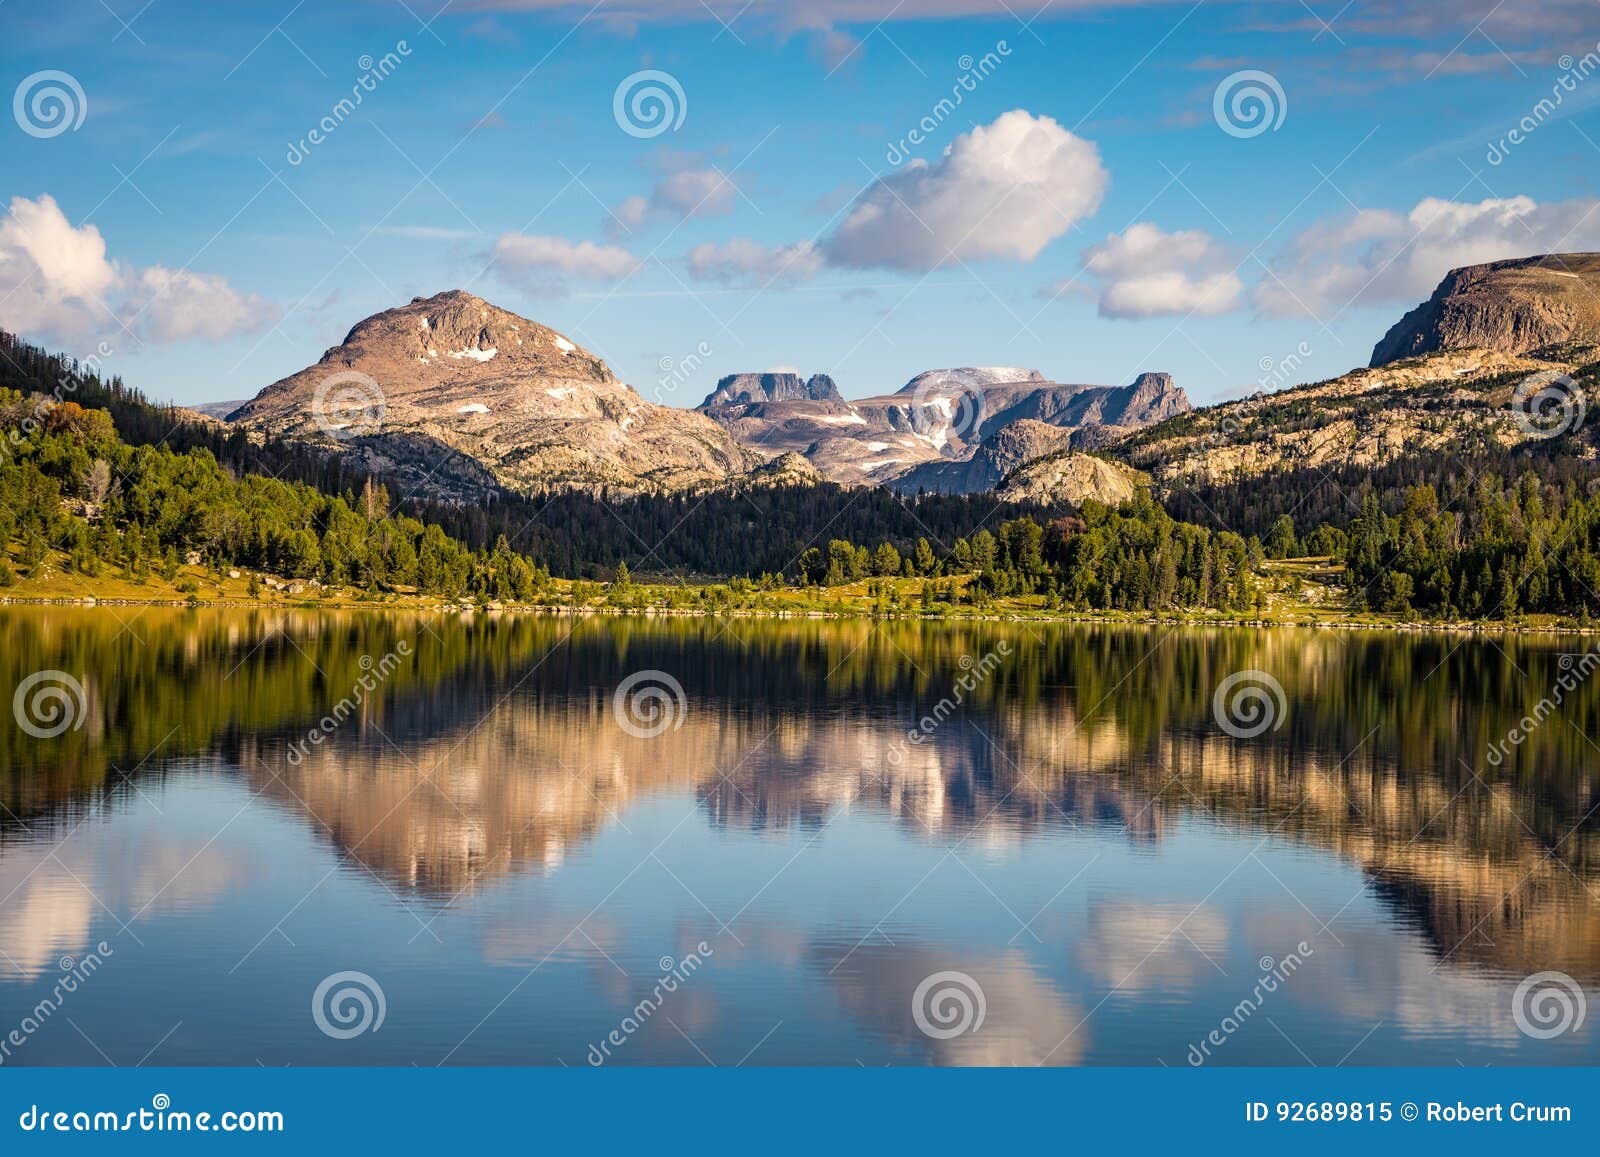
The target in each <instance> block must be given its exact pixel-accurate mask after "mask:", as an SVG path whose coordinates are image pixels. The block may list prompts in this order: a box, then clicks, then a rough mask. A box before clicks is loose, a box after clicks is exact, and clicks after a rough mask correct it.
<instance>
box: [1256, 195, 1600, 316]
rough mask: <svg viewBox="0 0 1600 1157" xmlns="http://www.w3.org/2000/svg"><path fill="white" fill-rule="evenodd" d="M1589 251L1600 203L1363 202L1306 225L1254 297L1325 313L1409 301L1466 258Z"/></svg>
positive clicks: (1279, 309) (1471, 261) (1261, 305)
mask: <svg viewBox="0 0 1600 1157" xmlns="http://www.w3.org/2000/svg"><path fill="white" fill-rule="evenodd" d="M1594 248H1600V201H1595V200H1592V199H1577V200H1571V201H1556V202H1550V203H1548V204H1540V203H1539V202H1537V201H1535V200H1534V199H1533V198H1531V197H1510V198H1505V199H1490V200H1487V201H1479V202H1476V203H1473V202H1462V201H1446V200H1441V199H1438V198H1434V197H1429V198H1426V199H1424V200H1422V201H1419V202H1418V203H1417V205H1416V207H1415V208H1413V209H1412V210H1411V211H1410V212H1409V213H1404V214H1402V213H1398V212H1394V211H1392V210H1389V209H1364V210H1362V211H1360V212H1358V213H1355V214H1351V215H1347V216H1344V217H1341V218H1335V219H1332V220H1328V221H1321V222H1318V223H1317V224H1315V225H1313V226H1311V227H1310V228H1309V229H1307V230H1305V231H1304V232H1303V233H1301V234H1300V235H1299V236H1298V237H1296V238H1295V239H1294V240H1293V241H1292V242H1291V243H1290V245H1289V248H1288V251H1287V252H1286V253H1285V254H1284V256H1283V257H1282V259H1281V260H1279V261H1278V262H1276V263H1275V264H1274V265H1273V267H1272V269H1271V271H1270V273H1269V274H1268V275H1267V276H1266V277H1265V278H1264V279H1263V280H1262V281H1261V282H1260V284H1259V285H1258V286H1257V287H1256V290H1255V293H1254V301H1255V304H1256V307H1257V308H1258V309H1260V310H1261V311H1262V312H1264V313H1269V314H1275V315H1292V314H1302V313H1310V314H1312V315H1314V316H1318V317H1322V318H1327V317H1328V316H1329V315H1332V314H1336V313H1338V312H1340V311H1342V310H1344V309H1346V308H1348V307H1350V306H1355V305H1363V304H1372V303H1388V302H1406V303H1412V304H1414V303H1416V302H1418V301H1421V300H1423V299H1424V298H1426V297H1428V296H1429V295H1431V294H1432V293H1433V291H1434V289H1435V288H1436V287H1437V285H1438V284H1439V281H1440V280H1441V279H1442V278H1443V277H1444V275H1445V274H1446V273H1448V272H1449V271H1450V270H1452V269H1455V268H1457V267H1459V266H1462V265H1478V264H1481V263H1483V262H1486V261H1499V260H1503V259H1506V258H1511V257H1527V256H1530V255H1533V254H1539V253H1555V252H1563V251H1572V250H1576V249H1594Z"/></svg>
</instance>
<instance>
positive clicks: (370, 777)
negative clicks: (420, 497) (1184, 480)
mask: <svg viewBox="0 0 1600 1157" xmlns="http://www.w3.org/2000/svg"><path fill="white" fill-rule="evenodd" d="M0 637H3V638H4V639H5V643H4V647H3V650H0V691H3V692H4V697H5V699H6V704H7V706H8V707H10V708H11V710H10V711H9V713H8V714H7V715H6V716H5V717H4V719H3V722H0V745H3V749H0V805H3V809H0V1061H3V1063H5V1064H13V1065H67V1064H88V1065H101V1064H107V1063H115V1064H117V1065H124V1066H130V1065H136V1064H139V1063H141V1062H143V1063H146V1064H152V1065H157V1064H161V1065H170V1064H217V1063H222V1064H238V1065H254V1064H257V1063H259V1064H263V1065H284V1064H294V1065H306V1064H319V1065H320V1064H357V1065H361V1064H384V1065H413V1064H415V1065H437V1064H471V1065H477V1064H567V1065H575V1066H581V1065H585V1064H591V1063H595V1062H596V1061H597V1060H603V1061H605V1062H606V1063H610V1064H629V1065H633V1064H657V1065H659V1064H687V1065H700V1064H706V1063H715V1064H718V1065H737V1064H740V1063H744V1064H762V1065H781V1064H791V1065H793V1064H799V1065H813V1064H829V1065H856V1064H860V1065H974V1064H1050V1065H1107V1064H1117V1065H1156V1064H1167V1065H1173V1066H1183V1065H1187V1064H1192V1063H1196V1061H1197V1060H1199V1061H1205V1063H1212V1064H1229V1065H1239V1064H1248V1065H1305V1064H1317V1065H1335V1064H1339V1063H1348V1064H1364V1065H1388V1064H1441V1065H1450V1064H1455V1063H1457V1062H1459V1063H1461V1064H1464V1065H1482V1064H1494V1065H1509V1064H1595V1063H1600V1027H1597V1023H1600V1005H1597V1003H1596V1002H1597V1000H1600V818H1597V809H1600V747H1597V746H1596V742H1597V741H1600V670H1596V671H1595V672H1594V673H1593V675H1594V677H1593V678H1592V679H1589V678H1587V676H1588V674H1589V671H1588V668H1589V660H1587V659H1586V658H1585V656H1584V654H1583V652H1581V651H1580V650H1579V648H1580V647H1581V646H1583V645H1584V644H1583V643H1581V642H1579V641H1577V640H1567V641H1565V642H1563V641H1558V640H1514V639H1499V640H1494V641H1490V640H1476V641H1474V640H1466V639H1462V638H1458V637H1447V636H1420V635H1412V636H1400V635H1392V634H1377V633H1352V632H1336V631H1327V632H1313V631H1303V630H1302V631H1289V630H1283V631H1276V630H1264V631H1255V632H1247V631H1206V630H1177V629H1166V628H1151V629H1143V630H1131V629H1117V628H1110V627H1098V626H1042V625H1041V626H1020V625H1015V624H1012V625H1005V624H973V625H962V624H906V623H880V624H876V625H875V624H872V623H866V622H861V623H854V622H851V623H835V622H829V623H821V622H801V623H778V622H763V621H753V620H730V621H708V620H674V621H660V620H648V619H635V620H615V619H605V620H581V621H576V620H572V619H559V618H533V617H524V616H493V617H491V616H476V617H474V616H464V617H460V618H442V617H412V616H406V615H388V614H381V613H376V612H374V613H367V614H336V613H315V612H304V613H287V612H285V613H280V612H265V611H248V612H246V611H199V612H178V611H165V610H154V609H146V610H140V609H138V608H122V607H102V608H95V609H83V610H79V609H65V608H17V609H11V610H7V611H0ZM1241 672H1256V673H1257V674H1253V675H1250V676H1249V677H1248V678H1245V679H1240V680H1234V681H1232V682H1231V683H1228V685H1227V686H1226V687H1225V688H1224V695H1223V700H1222V704H1221V708H1220V710H1219V707H1218V704H1217V702H1216V701H1215V700H1216V692H1217V689H1218V687H1219V685H1222V684H1224V683H1225V681H1227V680H1228V679H1229V677H1230V676H1232V675H1235V674H1236V673H1241ZM41 673H43V674H41ZM1263 676H1268V677H1270V678H1266V679H1264V678H1263ZM1564 677H1565V680H1566V682H1567V683H1568V684H1571V685H1572V686H1571V687H1570V689H1569V688H1565V687H1563V685H1562V681H1563V678H1564ZM363 684H366V685H368V686H369V687H370V689H368V687H364V686H363ZM1274 684H1275V686H1274ZM619 688H620V689H621V691H622V698H621V703H620V707H619V705H618V691H619ZM1252 688H1255V689H1258V690H1259V691H1260V692H1261V693H1260V695H1259V696H1258V697H1256V698H1252V697H1251V689H1252ZM14 689H16V695H15V697H13V690H14ZM1279 689H1281V691H1280V690H1279ZM52 690H56V691H59V692H60V694H59V696H56V697H54V698H52V694H51V692H52ZM1541 699H1543V700H1545V708H1544V709H1541V711H1540V712H1539V713H1540V714H1542V715H1543V719H1542V721H1540V722H1538V723H1537V724H1536V726H1535V727H1534V728H1533V729H1532V730H1531V734H1529V736H1528V737H1527V738H1526V740H1525V741H1523V742H1521V743H1508V742H1503V741H1505V738H1506V736H1507V734H1508V732H1509V731H1510V729H1511V728H1513V727H1514V726H1517V725H1518V721H1519V720H1520V719H1521V718H1522V717H1523V716H1524V715H1527V714H1530V713H1533V712H1534V711H1535V705H1536V704H1538V703H1539V702H1540V700H1541ZM1252 711H1254V712H1255V713H1254V714H1252ZM324 721H326V722H324ZM63 727H64V728H65V729H64V730H60V733H59V734H55V735H51V734H49V732H51V731H53V730H59V729H61V728H63ZM657 731H658V732H659V734H652V732H657ZM912 732H914V733H915V734H914V735H913V734H910V733H912ZM1496 745H1499V746H1496ZM1491 751H1493V752H1494V754H1493V755H1492V756H1491V754H1490V753H1491ZM1541 973H1542V974H1551V975H1545V976H1539V975H1538V974H1541ZM1530 976H1532V977H1534V980H1533V981H1532V982H1528V983H1525V982H1526V981H1527V978H1529V977H1530ZM69 981H70V983H68V982H69ZM1519 985H1520V986H1521V991H1520V992H1519ZM41 1002H43V1007H41ZM1580 1010H1585V1011H1586V1015H1585V1016H1584V1017H1583V1019H1582V1022H1581V1023H1578V1013H1579V1011H1580ZM14 1029H15V1031H14V1032H13V1030H14ZM7 1032H13V1035H12V1036H11V1037H9V1038H7V1037H6V1036H5V1034H6V1033H7ZM19 1039H20V1041H21V1043H20V1044H19V1043H17V1042H18V1040H19Z"/></svg>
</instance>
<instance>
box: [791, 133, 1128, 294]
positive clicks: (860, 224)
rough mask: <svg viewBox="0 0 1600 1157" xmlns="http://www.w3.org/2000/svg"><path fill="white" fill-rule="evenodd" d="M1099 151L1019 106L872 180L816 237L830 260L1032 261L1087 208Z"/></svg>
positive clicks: (1099, 185)
mask: <svg viewBox="0 0 1600 1157" xmlns="http://www.w3.org/2000/svg"><path fill="white" fill-rule="evenodd" d="M1108 182H1109V178H1108V176H1107V173H1106V170H1105V166H1104V165H1102V164H1101V162H1100V151H1099V149H1097V148H1096V147H1095V146H1094V145H1093V144H1092V143H1091V142H1089V141H1086V140H1083V139H1082V138H1081V137H1077V136H1074V135H1073V134H1072V133H1070V132H1068V131H1067V130H1066V129H1064V128H1062V127H1061V126H1060V125H1059V124H1057V123H1056V122H1055V121H1054V120H1052V119H1051V118H1050V117H1047V116H1039V117H1036V116H1034V115H1033V114H1031V113H1029V112H1026V111H1025V110H1022V109H1015V110H1013V111H1011V112H1008V113H1004V114H1002V115H1001V116H1000V117H999V118H997V119H996V120H995V121H994V122H993V123H991V124H987V125H980V126H978V127H977V128H975V129H973V130H972V131H971V132H968V133H963V134H962V135H961V136H959V137H957V138H956V139H955V141H954V143H953V144H951V146H950V148H949V149H948V150H946V152H945V154H944V156H943V157H941V158H940V159H939V160H938V161H937V162H935V163H933V164H928V163H926V162H924V161H914V162H912V163H911V164H909V165H907V166H906V167H905V168H904V169H902V170H900V171H899V172H897V173H894V174H892V175H890V176H887V177H883V178H880V179H879V180H877V181H875V182H873V184H872V185H871V186H870V187H868V189H867V190H866V191H865V192H864V193H862V194H861V196H860V197H858V198H857V199H856V201H855V204H854V205H852V206H851V207H850V210H849V211H848V213H847V214H846V216H845V219H844V221H843V222H841V223H840V225H839V227H838V228H837V229H836V230H835V231H834V232H833V234H832V235H831V236H829V237H828V238H827V239H826V240H825V241H824V242H823V244H822V248H823V252H824V253H825V254H826V256H827V258H828V260H829V261H830V262H831V263H833V264H835V265H846V266H857V267H868V266H886V267H889V268H893V269H905V270H911V271H919V272H920V271H926V270H930V269H937V268H939V267H940V266H942V265H945V264H947V263H950V262H953V261H957V260H960V261H972V260H983V259H987V258H999V259H1003V260H1010V261H1032V260H1033V259H1034V258H1035V257H1037V256H1038V255H1039V251H1040V250H1042V249H1043V248H1044V247H1045V246H1046V245H1048V244H1049V243H1050V242H1051V241H1053V240H1055V239H1056V238H1057V237H1059V236H1061V235H1062V234H1063V233H1065V232H1066V231H1067V230H1068V229H1069V228H1071V227H1072V225H1073V224H1074V223H1075V222H1077V221H1079V220H1081V219H1082V218H1084V217H1087V216H1089V215H1091V214H1092V213H1094V212H1095V210H1096V209H1098V208H1099V207H1100V200H1101V198H1102V197H1103V196H1104V195H1105V191H1106V185H1107V184H1108Z"/></svg>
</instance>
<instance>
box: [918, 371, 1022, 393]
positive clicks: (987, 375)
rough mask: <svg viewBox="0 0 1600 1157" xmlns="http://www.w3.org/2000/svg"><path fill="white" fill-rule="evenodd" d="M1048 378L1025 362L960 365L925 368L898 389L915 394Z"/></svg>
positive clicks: (980, 387)
mask: <svg viewBox="0 0 1600 1157" xmlns="http://www.w3.org/2000/svg"><path fill="white" fill-rule="evenodd" d="M1047 380H1048V379H1047V378H1046V377H1045V376H1044V375H1043V374H1041V373H1040V372H1039V371H1038V370H1029V369H1023V368H1022V367H1021V366H957V367H954V368H952V369H943V370H924V371H923V372H922V373H920V374H918V375H917V376H916V377H914V378H912V379H911V380H910V381H909V382H907V383H906V384H905V385H903V386H901V387H900V389H899V390H898V391H896V392H897V393H901V394H915V393H917V392H918V391H919V390H920V391H923V392H926V391H928V390H942V389H948V390H960V389H980V390H981V389H984V388H985V387H988V386H1000V385H1009V384H1011V383H1013V382H1044V381H1047Z"/></svg>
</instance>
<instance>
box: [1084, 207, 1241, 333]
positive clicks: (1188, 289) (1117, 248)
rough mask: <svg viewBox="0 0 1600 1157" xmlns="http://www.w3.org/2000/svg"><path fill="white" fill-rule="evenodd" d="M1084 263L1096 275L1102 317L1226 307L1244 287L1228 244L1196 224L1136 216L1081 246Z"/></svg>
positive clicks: (1205, 311)
mask: <svg viewBox="0 0 1600 1157" xmlns="http://www.w3.org/2000/svg"><path fill="white" fill-rule="evenodd" d="M1083 265H1084V268H1085V269H1087V270H1088V271H1089V272H1090V273H1092V274H1094V275H1095V276H1096V277H1097V278H1099V279H1100V315H1101V316H1102V317H1117V318H1143V317H1169V316H1188V315H1189V314H1205V315H1211V314H1219V313H1227V312H1228V311H1230V310H1232V309H1234V308H1236V307H1237V306H1238V304H1239V299H1240V296H1241V295H1242V294H1243V292H1244V283H1243V282H1241V281H1240V280H1239V275H1238V274H1237V273H1236V272H1235V271H1234V263H1233V261H1232V260H1231V259H1230V258H1229V256H1228V251H1227V249H1226V248H1225V247H1224V246H1223V245H1222V244H1221V243H1220V242H1218V241H1217V239H1216V238H1214V237H1212V236H1211V235H1210V234H1209V233H1206V232H1204V231H1203V230H1199V229H1190V230H1184V231H1181V232H1177V233H1166V232H1163V231H1162V229H1161V228H1160V226H1158V225H1153V224H1151V223H1149V222H1141V223H1140V224H1137V225H1134V226H1131V227H1130V228H1129V229H1127V230H1126V231H1125V232H1122V233H1113V234H1111V235H1110V236H1109V237H1107V238H1106V239H1105V240H1104V241H1103V242H1101V243H1100V244H1099V245H1095V246H1092V247H1090V248H1089V249H1086V250H1085V251H1084V254H1083Z"/></svg>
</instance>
